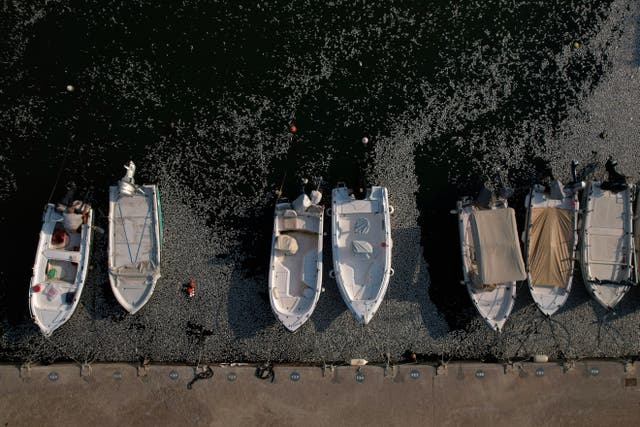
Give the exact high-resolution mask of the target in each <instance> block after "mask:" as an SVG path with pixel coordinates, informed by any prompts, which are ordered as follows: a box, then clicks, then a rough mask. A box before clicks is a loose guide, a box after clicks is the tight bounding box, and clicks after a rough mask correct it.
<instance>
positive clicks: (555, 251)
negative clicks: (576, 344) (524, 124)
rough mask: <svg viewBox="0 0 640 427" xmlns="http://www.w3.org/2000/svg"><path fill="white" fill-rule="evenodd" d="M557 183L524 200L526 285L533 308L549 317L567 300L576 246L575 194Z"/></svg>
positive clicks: (540, 187)
mask: <svg viewBox="0 0 640 427" xmlns="http://www.w3.org/2000/svg"><path fill="white" fill-rule="evenodd" d="M578 188H581V187H575V186H569V187H568V188H565V187H563V186H562V184H561V183H560V182H559V181H554V182H553V183H552V184H551V189H550V191H546V189H545V187H544V186H543V185H538V184H536V185H534V186H533V187H532V188H531V192H530V193H529V195H528V196H527V197H526V199H525V207H526V208H527V226H526V229H525V236H526V237H525V254H526V266H527V282H528V284H529V290H530V291H531V296H532V297H533V300H534V301H535V303H536V305H537V306H538V308H539V309H540V311H542V312H543V313H544V314H546V315H547V316H551V315H552V314H553V313H555V312H556V311H557V310H558V309H559V308H560V307H562V306H563V305H564V303H565V302H566V301H567V299H568V298H569V293H570V292H571V285H572V284H573V266H574V260H575V258H576V247H577V243H578V210H579V203H578V194H577V191H575V190H577V189H578Z"/></svg>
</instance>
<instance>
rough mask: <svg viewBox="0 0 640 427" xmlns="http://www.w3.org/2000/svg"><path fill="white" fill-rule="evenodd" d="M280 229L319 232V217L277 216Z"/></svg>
mask: <svg viewBox="0 0 640 427" xmlns="http://www.w3.org/2000/svg"><path fill="white" fill-rule="evenodd" d="M278 219H279V228H280V231H304V232H309V233H316V234H317V233H320V232H321V231H322V230H320V218H318V217H314V216H297V217H279V218H278Z"/></svg>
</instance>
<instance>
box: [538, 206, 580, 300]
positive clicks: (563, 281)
mask: <svg viewBox="0 0 640 427" xmlns="http://www.w3.org/2000/svg"><path fill="white" fill-rule="evenodd" d="M572 219H573V211H572V210H569V209H560V208H533V209H532V210H531V226H530V228H529V252H528V261H529V275H530V280H531V284H532V285H533V286H555V287H563V288H564V287H566V286H567V284H568V283H569V278H570V277H571V273H572V272H573V260H572V259H571V252H572V248H573V243H574V242H573V239H574V231H573V221H572Z"/></svg>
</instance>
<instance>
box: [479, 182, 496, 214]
mask: <svg viewBox="0 0 640 427" xmlns="http://www.w3.org/2000/svg"><path fill="white" fill-rule="evenodd" d="M494 203H495V196H494V194H493V190H491V189H490V188H489V186H488V185H487V183H485V184H484V185H483V186H482V188H481V189H480V192H479V193H478V197H477V198H476V204H477V205H478V206H480V207H481V208H484V209H491V207H492V206H493V204H494Z"/></svg>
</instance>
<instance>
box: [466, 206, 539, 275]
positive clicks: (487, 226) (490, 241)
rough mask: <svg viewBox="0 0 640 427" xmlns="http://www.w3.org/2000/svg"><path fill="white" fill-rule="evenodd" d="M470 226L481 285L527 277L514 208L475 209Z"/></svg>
mask: <svg viewBox="0 0 640 427" xmlns="http://www.w3.org/2000/svg"><path fill="white" fill-rule="evenodd" d="M471 229H472V233H473V238H474V241H475V250H476V260H477V263H478V275H479V279H480V281H481V283H482V284H498V283H506V282H514V281H517V280H524V279H525V278H526V277H527V275H526V272H525V268H524V262H523V261H522V252H521V251H520V243H519V241H518V230H517V227H516V216H515V212H514V210H513V209H512V208H501V209H488V210H478V211H474V212H473V214H472V215H471Z"/></svg>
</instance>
